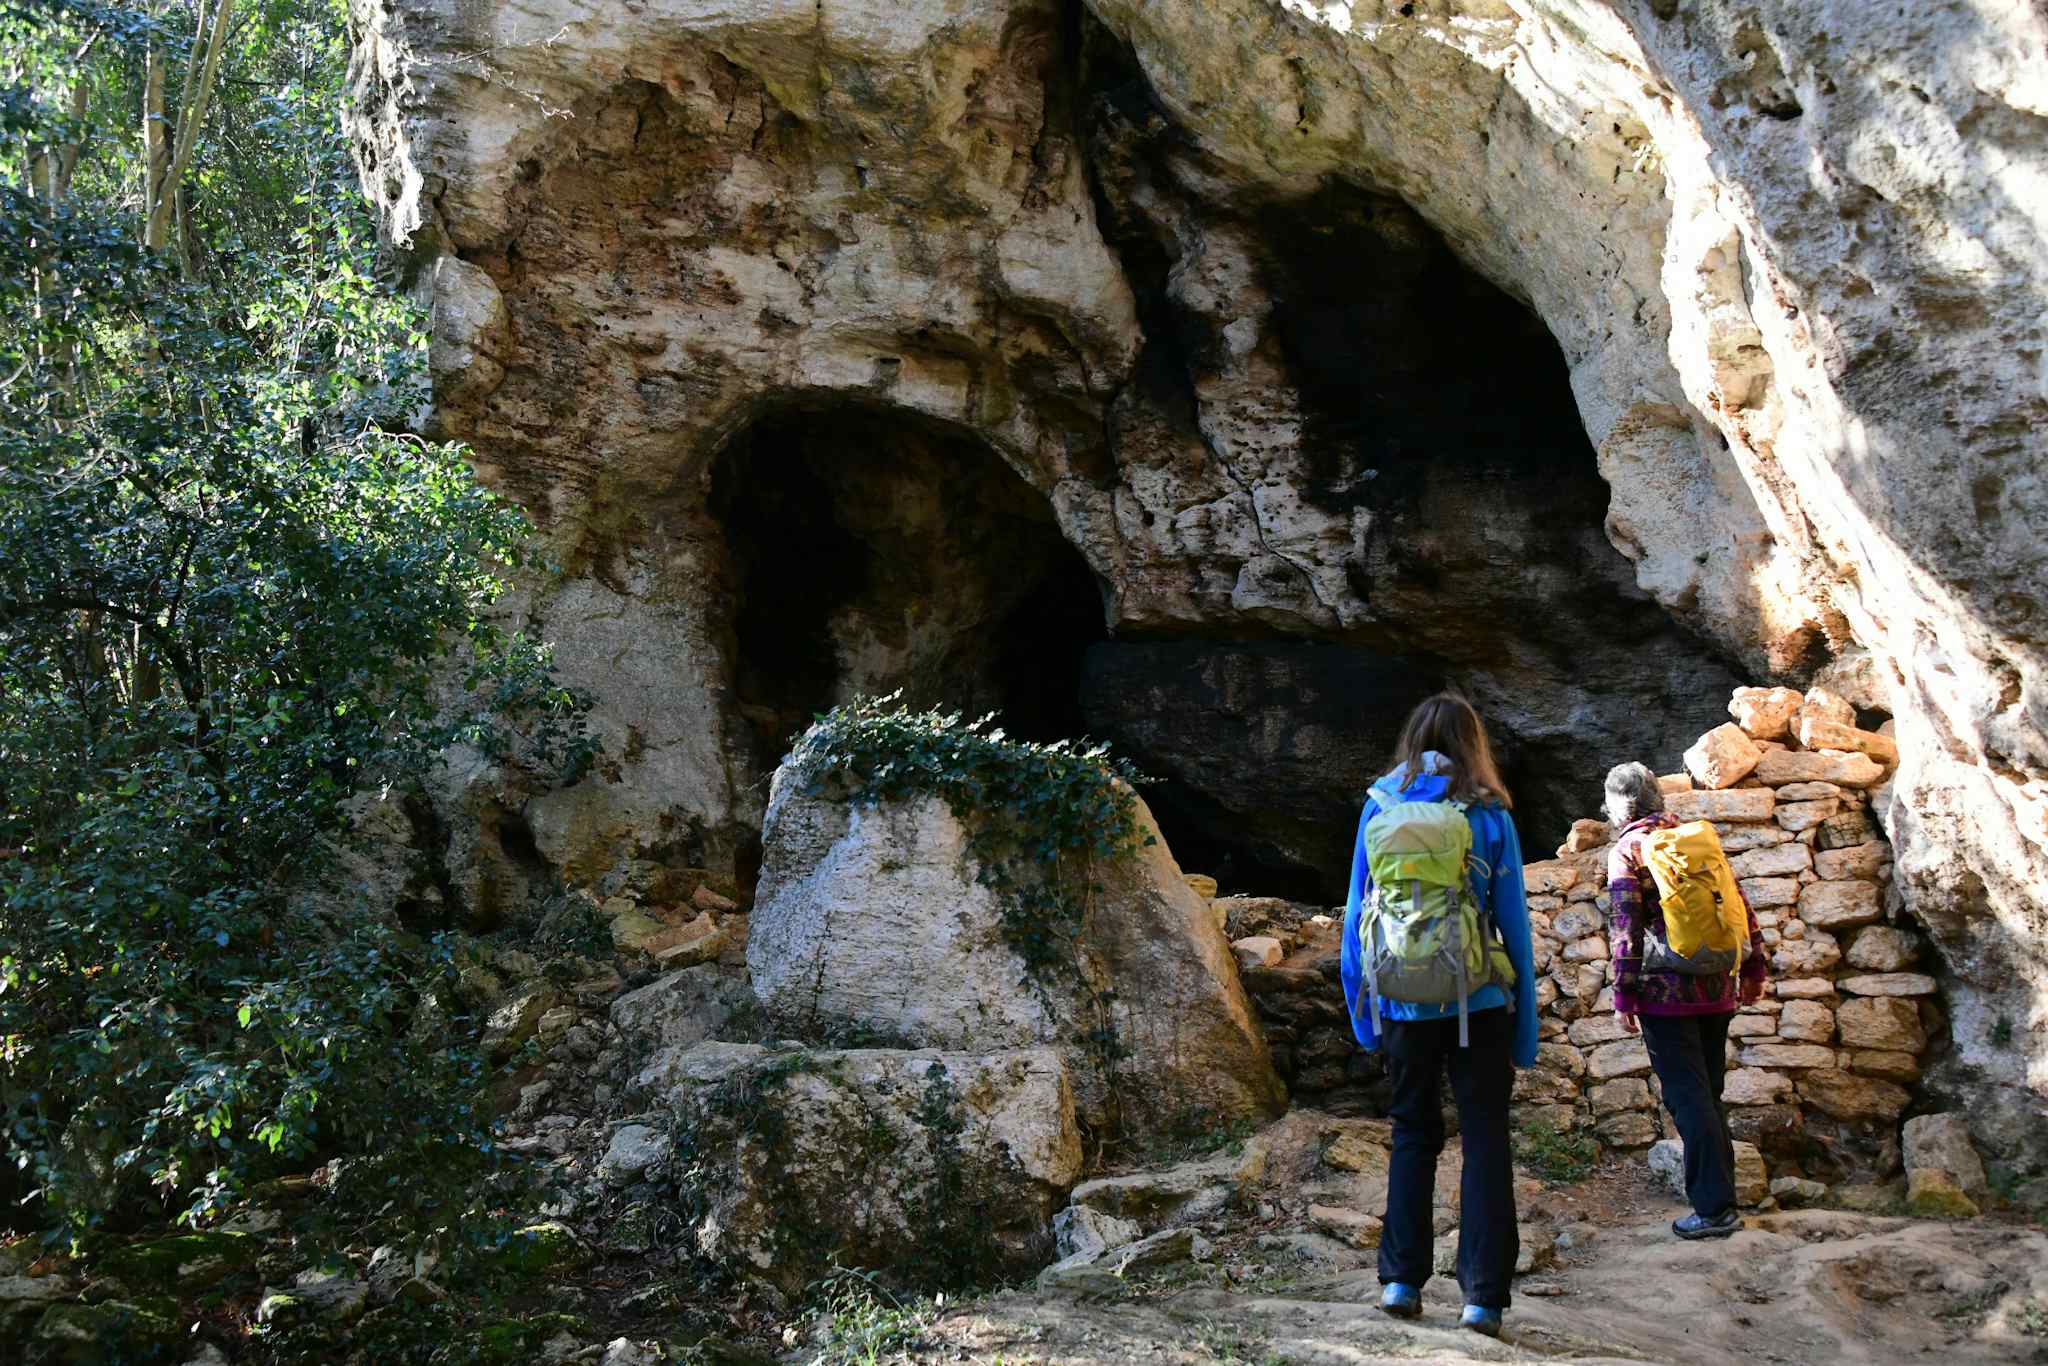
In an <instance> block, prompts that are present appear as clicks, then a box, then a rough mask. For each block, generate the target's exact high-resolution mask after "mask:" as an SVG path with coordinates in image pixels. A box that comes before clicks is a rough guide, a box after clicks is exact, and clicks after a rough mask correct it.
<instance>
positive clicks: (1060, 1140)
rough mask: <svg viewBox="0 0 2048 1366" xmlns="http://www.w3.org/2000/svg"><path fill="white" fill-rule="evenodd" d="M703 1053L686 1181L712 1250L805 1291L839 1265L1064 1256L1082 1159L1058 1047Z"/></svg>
mask: <svg viewBox="0 0 2048 1366" xmlns="http://www.w3.org/2000/svg"><path fill="white" fill-rule="evenodd" d="M707 1050H708V1052H707ZM700 1052H703V1053H704V1054H705V1059H704V1065H703V1066H701V1067H684V1068H682V1069H681V1070H683V1071H687V1072H690V1073H691V1074H692V1075H693V1076H694V1078H695V1081H694V1083H693V1084H690V1085H687V1086H681V1087H678V1088H677V1089H676V1090H674V1091H672V1092H671V1093H670V1095H669V1097H668V1099H669V1101H670V1103H671V1104H672V1105H673V1106H674V1107H675V1113H676V1115H677V1124H678V1129H679V1132H684V1133H687V1134H688V1135H689V1136H690V1144H691V1155H692V1164H691V1167H690V1170H689V1171H688V1172H686V1173H684V1174H683V1175H682V1176H681V1177H679V1178H678V1179H679V1180H681V1181H684V1182H685V1183H686V1184H688V1187H689V1188H688V1189H687V1190H686V1191H684V1192H683V1195H684V1205H683V1207H684V1208H685V1209H687V1210H692V1211H695V1212H696V1213H695V1219H694V1227H693V1229H692V1234H693V1236H694V1237H695V1239H696V1242H697V1245H698V1247H699V1249H700V1250H701V1251H702V1252H704V1253H705V1254H706V1255H708V1256H710V1257H713V1258H715V1259H717V1260H719V1261H721V1262H723V1263H724V1264H725V1265H727V1266H728V1267H730V1268H732V1269H733V1270H734V1271H735V1273H737V1274H739V1275H742V1276H745V1277H747V1278H749V1279H752V1280H754V1281H756V1282H758V1283H760V1284H762V1285H764V1286H766V1287H769V1288H771V1289H773V1290H776V1291H779V1292H781V1293H782V1294H784V1295H786V1296H790V1297H794V1296H797V1295H800V1294H801V1293H802V1291H803V1290H804V1288H805V1287H806V1286H807V1285H809V1284H811V1283H812V1282H813V1281H815V1280H816V1279H817V1278H818V1277H819V1276H821V1275H823V1274H825V1273H826V1272H827V1271H829V1270H830V1269H831V1268H832V1266H833V1265H835V1264H838V1265H850V1266H861V1267H866V1268H873V1269H876V1270H880V1271H884V1272H887V1273H892V1274H893V1273H904V1272H908V1273H912V1274H914V1275H915V1276H916V1277H917V1278H918V1279H920V1281H921V1282H922V1283H925V1284H932V1283H939V1282H947V1281H953V1282H957V1281H961V1280H972V1279H973V1278H975V1277H978V1276H982V1277H985V1276H989V1275H994V1274H1002V1273H1005V1272H1008V1273H1015V1272H1019V1271H1024V1270H1032V1271H1035V1270H1037V1269H1038V1268H1039V1267H1041V1266H1043V1265H1044V1264H1045V1263H1046V1262H1047V1261H1049V1260H1051V1254H1052V1251H1053V1236H1052V1231H1051V1221H1052V1216H1053V1213H1054V1212H1055V1211H1056V1210H1058V1209H1059V1208H1061V1206H1062V1205H1064V1203H1065V1197H1066V1194H1067V1192H1068V1190H1070V1189H1071V1188H1072V1187H1073V1185H1074V1183H1075V1182H1076V1181H1077V1180H1079V1179H1080V1176H1081V1161H1082V1155H1081V1132H1080V1127H1079V1124H1078V1121H1077V1118H1076V1114H1075V1109H1074V1099H1073V1093H1072V1090H1071V1088H1070V1087H1069V1086H1068V1085H1067V1074H1066V1067H1065V1064H1064V1063H1063V1062H1062V1061H1061V1060H1060V1057H1059V1055H1058V1054H1057V1053H1054V1052H1052V1051H1051V1050H1049V1049H1018V1050H1013V1051H1009V1052H993V1053H986V1054H963V1053H948V1052H934V1051H921V1052H910V1051H898V1050H888V1049H866V1050H847V1051H837V1052H832V1051H826V1052H815V1053H811V1052H776V1051H772V1050H769V1049H765V1048H760V1047H740V1046H734V1045H718V1044H709V1045H704V1046H703V1047H702V1049H701V1050H700ZM835 1254H836V1256H837V1258H838V1260H837V1262H836V1263H835V1261H834V1258H835Z"/></svg>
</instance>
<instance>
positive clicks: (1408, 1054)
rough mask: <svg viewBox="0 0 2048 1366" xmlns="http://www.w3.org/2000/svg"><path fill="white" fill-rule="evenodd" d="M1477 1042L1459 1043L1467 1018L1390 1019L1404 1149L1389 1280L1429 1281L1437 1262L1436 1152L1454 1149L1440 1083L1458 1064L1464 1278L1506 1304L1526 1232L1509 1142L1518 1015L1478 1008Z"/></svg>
mask: <svg viewBox="0 0 2048 1366" xmlns="http://www.w3.org/2000/svg"><path fill="white" fill-rule="evenodd" d="M1469 1020H1470V1030H1471V1046H1470V1047H1467V1048H1460V1047H1458V1021H1457V1017H1456V1016H1453V1017H1452V1018H1450V1019H1448V1020H1385V1021H1382V1024H1383V1025H1384V1032H1383V1041H1382V1044H1381V1046H1382V1047H1383V1048H1384V1049H1385V1050H1386V1054H1387V1072H1388V1074H1389V1076H1390V1077H1391V1078H1392V1080H1393V1083H1394V1104H1393V1119H1394V1153H1393V1159H1392V1162H1391V1163H1390V1165H1389V1167H1388V1171H1387V1215H1386V1220H1385V1226H1384V1227H1383V1228H1382V1229H1381V1230H1380V1284H1382V1285H1385V1284H1387V1283H1388V1282H1389V1281H1400V1282H1402V1283H1403V1284H1404V1285H1412V1286H1414V1287H1416V1288H1417V1289H1420V1288H1421V1287H1422V1285H1423V1283H1424V1282H1425V1281H1427V1280H1428V1279H1429V1276H1430V1272H1431V1271H1433V1270H1434V1269H1435V1261H1436V1247H1435V1243H1436V1230H1435V1225H1434V1223H1433V1220H1432V1216H1433V1214H1434V1212H1435V1205H1436V1159H1437V1155H1438V1154H1439V1153H1441V1152H1442V1151H1443V1150H1444V1112H1443V1105H1442V1102H1441V1100H1440V1098H1439V1092H1438V1081H1439V1079H1440V1078H1441V1077H1442V1076H1443V1074H1444V1069H1445V1068H1446V1067H1448V1068H1449V1069H1450V1073H1451V1095H1452V1096H1453V1097H1454V1098H1455V1099H1456V1100H1457V1103H1458V1136H1459V1139H1460V1140H1461V1141H1462V1143H1463V1145H1464V1149H1465V1172H1464V1180H1463V1184H1462V1185H1461V1187H1460V1189H1459V1204H1458V1284H1459V1285H1460V1286H1461V1287H1463V1288H1464V1291H1465V1303H1467V1304H1477V1305H1483V1306H1485V1307H1486V1308H1488V1309H1506V1308H1507V1307H1508V1302H1509V1299H1510V1298H1511V1296H1510V1294H1509V1285H1510V1283H1511V1282H1512V1281H1513V1280H1514V1275H1515V1258H1516V1257H1517V1256H1518V1255H1520V1253H1521V1238H1520V1235H1519V1233H1518V1232H1517V1230H1516V1228H1515V1168H1514V1157H1513V1154H1512V1153H1511V1152H1510V1151H1509V1148H1508V1093H1509V1092H1510V1091H1512V1090H1513V1089H1514V1080H1515V1067H1514V1062H1513V1060H1512V1059H1511V1058H1510V1057H1509V1053H1510V1051H1511V1049H1512V1048H1513V1045H1514V1036H1515V1017H1514V1012H1513V1011H1511V1010H1506V1009H1501V1008H1498V1007H1496V1008H1494V1009H1491V1010H1480V1011H1475V1012H1474V1013H1473V1014H1472V1015H1471V1016H1470V1017H1469Z"/></svg>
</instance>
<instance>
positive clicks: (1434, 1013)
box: [1342, 750, 1536, 1067]
mask: <svg viewBox="0 0 2048 1366" xmlns="http://www.w3.org/2000/svg"><path fill="white" fill-rule="evenodd" d="M1448 767H1449V762H1448V761H1447V760H1446V759H1445V758H1444V756H1443V755H1441V754H1438V753H1437V752H1436V751H1435V750H1430V751H1429V752H1428V753H1426V754H1425V755H1424V756H1423V770H1424V771H1423V772H1421V773H1419V774H1417V775H1416V777H1415V778H1414V780H1413V781H1411V782H1410V783H1409V784H1408V785H1407V786H1406V787H1403V788H1402V789H1401V796H1402V797H1403V798H1405V799H1406V800H1408V801H1418V802H1441V801H1446V800H1448V799H1449V794H1450V786H1451V785H1450V780H1449V779H1448V778H1446V777H1445V776H1444V772H1443V771H1444V770H1445V769H1446V768H1448ZM1393 776H1394V775H1393V774H1391V773H1389V774H1387V775H1386V777H1384V778H1382V779H1381V780H1380V781H1381V782H1390V781H1391V780H1392V778H1393ZM1377 785H1378V784H1375V786H1377ZM1379 811H1380V806H1379V801H1378V799H1377V798H1375V797H1370V796H1369V797H1367V798H1366V802H1365V809H1364V811H1362V812H1360V813H1359V817H1358V840H1357V843H1356V844H1355V845H1353V846H1352V851H1351V895H1350V897H1349V898H1348V899H1347V901H1346V902H1345V906H1344V945H1343V960H1342V966H1343V969H1344V1001H1345V1006H1346V1008H1347V1009H1349V1008H1350V1006H1351V1004H1352V1003H1354V1002H1356V1001H1357V1000H1359V990H1360V985H1361V983H1362V982H1363V981H1364V977H1365V963H1364V951H1363V950H1362V949H1361V948H1360V947H1359V942H1358V920H1359V915H1360V912H1361V908H1362V907H1363V906H1364V905H1365V903H1366V901H1367V900H1368V899H1369V898H1370V897H1371V895H1372V873H1371V871H1370V870H1369V869H1367V867H1366V866H1365V827H1366V825H1367V823H1368V822H1370V821H1371V820H1372V818H1373V817H1374V816H1376V815H1378V814H1379ZM1465 819H1466V820H1467V821H1469V822H1470V823H1471V826H1472V853H1473V855H1474V856H1475V857H1476V858H1478V859H1480V860H1481V861H1482V862H1484V863H1485V864H1486V866H1487V867H1489V868H1491V869H1492V870H1493V875H1492V876H1491V877H1481V876H1480V875H1479V874H1478V873H1477V872H1476V871H1475V872H1474V873H1473V875H1472V891H1473V894H1474V895H1475V896H1477V897H1478V898H1479V904H1480V906H1481V907H1483V908H1484V909H1485V910H1486V911H1487V913H1488V914H1489V915H1491V916H1492V917H1493V923H1494V924H1495V925H1496V926H1497V927H1499V930H1500V937H1501V940H1502V942H1503V943H1504V944H1505V945H1506V946H1507V951H1508V961H1509V962H1511V963H1513V964H1514V965H1515V1001H1514V1007H1515V1046H1514V1063H1515V1066H1517V1067H1530V1066H1533V1065H1534V1064H1535V1062H1536V970H1535V961H1534V955H1533V954H1532V953H1531V951H1530V947H1529V906H1528V902H1527V900H1526V899H1525V896H1524V893H1523V889H1522V841H1521V840H1520V838H1519V837H1517V836H1516V834H1515V822H1514V818H1513V817H1511V816H1510V815H1508V813H1507V811H1506V809H1505V808H1503V807H1500V806H1496V805H1494V804H1492V803H1490V802H1489V803H1487V804H1485V805H1483V806H1474V807H1472V808H1471V809H1470V810H1469V811H1467V812H1466V813H1465ZM1507 1004H1508V999H1507V993H1506V992H1504V991H1502V990H1501V989H1500V988H1499V987H1497V986H1493V985H1491V984H1489V985H1487V986H1483V987H1481V988H1479V989H1478V990H1477V991H1475V992H1473V993H1472V994H1471V996H1470V997H1468V998H1467V1000H1466V1010H1467V1011H1468V1012H1471V1013H1477V1012H1479V1011H1482V1010H1501V1009H1505V1008H1506V1007H1507ZM1380 1014H1381V1016H1382V1017H1384V1018H1387V1019H1393V1020H1445V1019H1451V1020H1455V1019H1456V1018H1457V1017H1458V1007H1457V1005H1456V1004H1455V1003H1453V1004H1451V1005H1447V1006H1435V1005H1414V1004H1411V1003H1409V1002H1406V1001H1388V1000H1384V999H1383V1000H1381V1002H1380ZM1351 1032H1352V1033H1354V1034H1356V1035H1357V1036H1358V1043H1359V1046H1360V1047H1361V1048H1364V1049H1366V1050H1367V1051H1369V1052H1370V1051H1375V1050H1377V1049H1378V1048H1379V1046H1380V1041H1379V1037H1378V1035H1376V1034H1374V1033H1373V1028H1372V1012H1371V1011H1369V1010H1368V1011H1363V1012H1359V1013H1354V1014H1353V1015H1352V1017H1351Z"/></svg>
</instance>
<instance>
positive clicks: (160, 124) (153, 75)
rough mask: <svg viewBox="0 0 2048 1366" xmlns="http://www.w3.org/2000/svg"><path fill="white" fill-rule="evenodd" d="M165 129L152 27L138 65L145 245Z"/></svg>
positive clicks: (165, 153) (167, 159) (166, 162)
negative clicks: (145, 52) (139, 76)
mask: <svg viewBox="0 0 2048 1366" xmlns="http://www.w3.org/2000/svg"><path fill="white" fill-rule="evenodd" d="M159 8H160V6H159V5H158V4H157V3H155V0H152V3H151V4H150V7H149V17H150V18H152V19H154V18H156V16H157V13H158V10H159ZM165 132H166V130H165V128H164V50H163V45H162V44H161V43H159V42H158V41H157V38H156V34H155V33H154V32H153V31H152V32H151V34H150V37H149V48H148V52H147V54H146V56H145V57H144V58H143V65H142V243H143V245H144V246H147V247H155V246H156V245H157V243H155V242H152V241H150V237H149V234H150V228H151V225H152V224H154V223H155V221H156V204H157V200H158V199H160V198H161V197H162V195H163V186H164V176H165V175H166V173H168V172H169V170H170V165H171V153H170V145H169V142H168V141H167V139H166V137H165Z"/></svg>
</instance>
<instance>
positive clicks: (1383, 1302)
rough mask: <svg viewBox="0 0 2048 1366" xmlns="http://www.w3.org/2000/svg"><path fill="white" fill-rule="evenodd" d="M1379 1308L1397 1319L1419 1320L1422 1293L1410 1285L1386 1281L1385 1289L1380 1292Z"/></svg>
mask: <svg viewBox="0 0 2048 1366" xmlns="http://www.w3.org/2000/svg"><path fill="white" fill-rule="evenodd" d="M1380 1308H1382V1309H1384V1310H1386V1311H1387V1312H1388V1313H1389V1314H1392V1315H1393V1316H1394V1317H1395V1318H1397V1319H1419V1318H1421V1317H1422V1292H1421V1291H1420V1290H1417V1289H1416V1288H1415V1287H1414V1286H1412V1285H1403V1284H1401V1282H1399V1281H1388V1282H1387V1288H1386V1289H1385V1290H1382V1291H1380Z"/></svg>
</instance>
